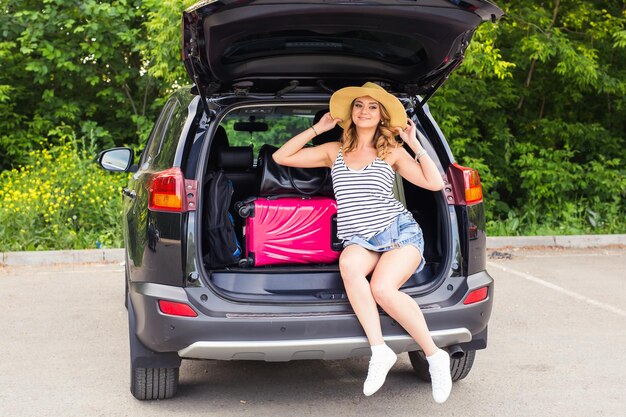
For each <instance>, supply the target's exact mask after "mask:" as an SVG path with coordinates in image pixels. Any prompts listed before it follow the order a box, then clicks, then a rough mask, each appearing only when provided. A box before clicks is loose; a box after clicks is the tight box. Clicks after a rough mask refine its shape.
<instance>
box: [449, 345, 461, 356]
mask: <svg viewBox="0 0 626 417" xmlns="http://www.w3.org/2000/svg"><path fill="white" fill-rule="evenodd" d="M447 351H448V354H449V355H450V359H461V358H462V357H463V356H465V351H464V350H463V348H462V347H461V346H460V345H452V346H448V348H447Z"/></svg>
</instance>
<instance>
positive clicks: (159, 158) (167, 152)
mask: <svg viewBox="0 0 626 417" xmlns="http://www.w3.org/2000/svg"><path fill="white" fill-rule="evenodd" d="M186 121H187V107H185V106H183V105H182V104H181V103H180V102H179V101H178V100H174V101H173V104H172V111H171V113H170V117H169V118H168V120H167V122H166V125H165V131H164V132H163V140H162V141H161V145H160V147H159V150H158V152H157V154H156V155H155V160H154V167H155V168H156V169H166V168H169V167H171V166H172V164H173V163H174V157H175V154H176V148H177V147H178V143H179V140H180V135H181V134H182V132H183V129H184V128H185V122H186Z"/></svg>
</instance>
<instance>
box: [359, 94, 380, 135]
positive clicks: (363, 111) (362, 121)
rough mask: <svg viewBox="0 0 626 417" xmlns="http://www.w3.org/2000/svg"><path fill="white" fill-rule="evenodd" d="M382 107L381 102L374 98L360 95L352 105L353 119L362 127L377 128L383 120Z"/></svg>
mask: <svg viewBox="0 0 626 417" xmlns="http://www.w3.org/2000/svg"><path fill="white" fill-rule="evenodd" d="M380 109H381V105H380V103H379V102H378V101H376V100H374V99H373V98H371V97H369V96H366V97H358V98H356V99H355V100H354V104H353V105H352V121H353V123H354V124H355V125H356V126H357V127H360V128H372V127H374V128H375V127H376V126H378V124H379V123H380V120H381V110H380Z"/></svg>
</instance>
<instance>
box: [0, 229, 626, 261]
mask: <svg viewBox="0 0 626 417" xmlns="http://www.w3.org/2000/svg"><path fill="white" fill-rule="evenodd" d="M605 246H626V235H573V236H493V237H487V249H500V248H525V247H558V248H598V247H605ZM109 262H119V263H122V262H124V249H123V248H120V249H83V250H58V251H30V252H0V266H25V265H54V264H75V263H109Z"/></svg>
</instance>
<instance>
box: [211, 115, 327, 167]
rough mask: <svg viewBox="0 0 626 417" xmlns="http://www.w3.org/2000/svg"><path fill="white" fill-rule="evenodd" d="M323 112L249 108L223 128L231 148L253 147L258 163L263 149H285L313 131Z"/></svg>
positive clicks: (224, 122) (227, 121)
mask: <svg viewBox="0 0 626 417" xmlns="http://www.w3.org/2000/svg"><path fill="white" fill-rule="evenodd" d="M320 110H322V109H321V108H320V107H250V108H244V109H238V110H237V111H235V112H231V113H229V114H228V115H226V117H225V118H224V119H223V120H222V122H221V125H222V126H223V127H224V129H225V130H226V135H227V137H228V143H229V145H230V146H250V145H252V147H253V149H254V157H255V159H256V158H257V157H258V153H259V149H260V148H261V146H262V145H264V144H270V145H275V146H280V145H282V144H283V143H285V142H286V141H287V140H289V139H291V138H292V137H293V136H295V135H297V134H298V133H300V132H302V131H303V130H305V129H307V128H308V127H310V126H311V125H312V124H313V119H314V117H315V113H317V112H318V111H320ZM263 128H265V129H266V130H261V129H263Z"/></svg>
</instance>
